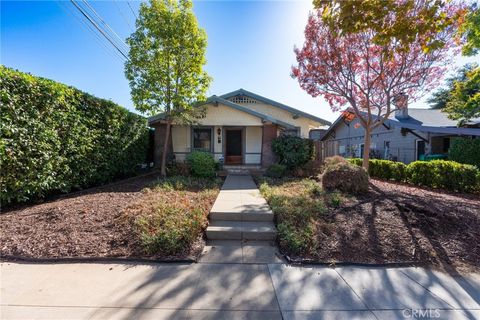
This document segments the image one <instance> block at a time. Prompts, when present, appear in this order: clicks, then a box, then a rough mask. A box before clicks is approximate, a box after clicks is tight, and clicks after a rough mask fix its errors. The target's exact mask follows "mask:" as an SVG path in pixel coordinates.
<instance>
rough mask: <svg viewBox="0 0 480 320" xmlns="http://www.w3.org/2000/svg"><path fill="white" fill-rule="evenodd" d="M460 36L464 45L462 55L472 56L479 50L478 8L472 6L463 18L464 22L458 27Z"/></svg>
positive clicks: (479, 11)
mask: <svg viewBox="0 0 480 320" xmlns="http://www.w3.org/2000/svg"><path fill="white" fill-rule="evenodd" d="M459 30H460V34H461V35H462V37H463V40H464V43H465V44H464V45H463V48H462V54H463V55H465V56H474V55H476V54H477V53H478V51H479V49H480V8H478V7H477V5H476V4H473V5H472V6H471V8H470V11H469V12H468V14H467V15H466V17H465V22H464V23H463V24H462V25H461V26H460V29H459Z"/></svg>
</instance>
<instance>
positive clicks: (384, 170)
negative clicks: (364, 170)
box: [348, 158, 406, 181]
mask: <svg viewBox="0 0 480 320" xmlns="http://www.w3.org/2000/svg"><path fill="white" fill-rule="evenodd" d="M348 161H349V162H350V163H352V164H355V165H357V166H362V164H363V159H360V158H353V159H348ZM405 168H406V165H405V164H404V163H402V162H397V161H390V160H381V159H370V160H369V162H368V174H369V175H370V177H374V178H379V179H384V180H395V181H405Z"/></svg>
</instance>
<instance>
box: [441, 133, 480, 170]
mask: <svg viewBox="0 0 480 320" xmlns="http://www.w3.org/2000/svg"><path fill="white" fill-rule="evenodd" d="M448 158H449V159H450V160H452V161H456V162H459V163H465V164H471V165H474V166H477V168H478V169H480V139H466V138H454V139H453V140H452V142H451V145H450V149H449V150H448Z"/></svg>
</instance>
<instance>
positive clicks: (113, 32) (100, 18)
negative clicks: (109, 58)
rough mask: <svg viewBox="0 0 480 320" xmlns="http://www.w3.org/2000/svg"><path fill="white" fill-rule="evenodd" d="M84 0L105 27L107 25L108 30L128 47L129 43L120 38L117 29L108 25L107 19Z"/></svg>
mask: <svg viewBox="0 0 480 320" xmlns="http://www.w3.org/2000/svg"><path fill="white" fill-rule="evenodd" d="M82 1H83V3H85V4H86V5H87V7H88V8H89V9H90V10H91V11H92V12H93V14H94V15H95V16H96V17H97V18H98V20H100V21H101V22H102V23H103V24H104V25H105V27H107V29H108V30H110V32H111V33H112V34H113V35H114V36H115V37H116V38H117V39H118V40H119V42H120V43H121V44H122V45H124V46H125V49H128V45H127V44H126V43H125V41H123V39H122V38H120V36H119V35H118V34H117V33H116V32H115V31H113V29H112V28H111V27H110V26H109V25H108V23H106V22H105V20H104V19H103V18H102V17H101V16H100V15H99V14H98V12H97V11H96V10H95V9H94V8H93V7H92V6H91V5H90V4H89V3H88V1H86V0H82Z"/></svg>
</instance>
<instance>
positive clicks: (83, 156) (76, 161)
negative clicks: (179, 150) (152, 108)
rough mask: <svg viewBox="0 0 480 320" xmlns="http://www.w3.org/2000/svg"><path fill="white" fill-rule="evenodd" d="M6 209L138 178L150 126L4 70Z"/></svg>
mask: <svg viewBox="0 0 480 320" xmlns="http://www.w3.org/2000/svg"><path fill="white" fill-rule="evenodd" d="M0 123H1V128H0V131H1V142H0V162H1V165H2V174H1V181H0V184H1V192H0V194H1V195H0V202H2V204H8V203H14V202H17V203H20V202H26V201H30V200H34V199H37V198H42V197H44V196H46V195H49V194H52V193H58V192H69V191H70V190H72V189H81V188H86V187H91V186H95V185H99V184H103V183H107V182H110V181H112V180H113V179H116V178H122V177H126V176H129V175H132V174H134V173H135V172H136V169H137V165H138V164H140V163H142V162H144V161H145V160H146V158H147V150H148V143H149V141H148V127H147V121H146V119H145V118H143V117H141V116H139V115H136V114H133V113H131V112H128V111H127V110H126V109H124V108H122V107H120V106H118V105H117V104H115V103H113V102H111V101H108V100H103V99H99V98H96V97H94V96H92V95H89V94H87V93H85V92H82V91H80V90H77V89H75V88H73V87H68V86H66V85H64V84H60V83H57V82H55V81H52V80H48V79H44V78H39V77H35V76H32V75H29V74H26V73H23V72H19V71H15V70H13V69H10V68H6V67H4V66H0Z"/></svg>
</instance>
